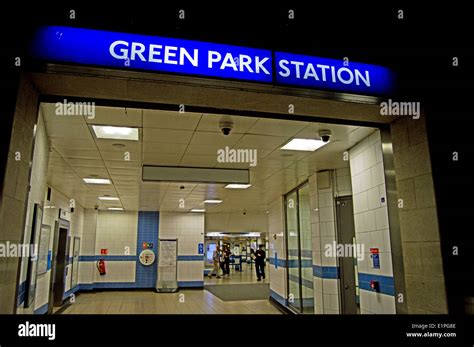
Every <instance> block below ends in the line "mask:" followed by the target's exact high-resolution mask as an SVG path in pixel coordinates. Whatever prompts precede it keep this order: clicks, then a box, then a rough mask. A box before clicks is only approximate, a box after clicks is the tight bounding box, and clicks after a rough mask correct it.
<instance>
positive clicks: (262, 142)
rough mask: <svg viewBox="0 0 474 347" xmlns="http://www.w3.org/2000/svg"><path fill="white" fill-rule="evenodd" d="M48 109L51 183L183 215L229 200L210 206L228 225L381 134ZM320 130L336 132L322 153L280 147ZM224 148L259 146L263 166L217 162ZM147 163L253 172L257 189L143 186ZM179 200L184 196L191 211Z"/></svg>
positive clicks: (264, 121)
mask: <svg viewBox="0 0 474 347" xmlns="http://www.w3.org/2000/svg"><path fill="white" fill-rule="evenodd" d="M41 110H42V113H43V116H44V120H45V124H46V131H47V134H48V137H49V141H50V148H51V151H50V163H49V168H48V184H50V185H51V186H53V187H54V188H56V189H58V190H59V191H61V192H62V193H64V194H66V195H67V196H70V197H71V198H74V199H75V200H76V202H77V203H79V204H80V205H82V206H83V207H85V208H93V207H94V206H95V205H99V208H106V207H115V206H117V207H123V208H124V209H126V210H154V211H156V210H160V211H178V212H179V211H181V212H183V211H188V210H189V209H191V208H203V207H204V204H203V200H204V199H206V198H207V199H211V198H219V199H222V200H224V201H223V203H221V204H216V205H208V204H207V205H206V206H205V208H206V210H207V212H208V214H213V213H220V214H222V216H221V217H219V218H220V219H221V222H222V221H224V220H225V221H226V222H225V223H226V224H229V225H233V224H234V223H237V222H238V218H236V217H235V216H242V215H243V213H244V212H247V211H248V213H249V215H251V214H257V215H264V214H265V213H266V211H267V209H268V204H269V203H270V202H272V201H273V200H275V199H277V198H278V197H279V196H281V195H282V194H285V193H286V192H288V191H289V190H291V189H292V188H294V187H295V186H296V185H298V184H299V183H301V182H303V181H304V180H306V179H307V177H308V175H309V174H311V173H313V172H315V171H318V170H324V169H330V168H340V167H345V166H347V165H348V162H347V161H344V160H343V155H342V153H343V151H345V150H347V149H349V148H350V147H352V146H354V145H355V144H356V143H357V142H359V141H361V140H362V139H363V138H365V137H366V136H368V135H369V134H370V133H371V132H373V131H374V129H373V128H366V127H356V126H346V125H335V124H322V123H310V122H302V121H291V120H278V119H268V118H253V117H239V116H231V118H232V120H233V122H234V129H233V130H232V132H231V134H230V135H229V136H224V135H222V134H221V132H220V130H219V128H218V122H219V119H220V118H221V115H214V114H201V113H190V112H186V113H179V112H174V111H161V110H149V109H132V108H123V107H105V106H104V107H103V106H96V110H95V118H94V119H88V118H87V117H86V116H60V115H56V114H55V105H54V104H52V103H42V104H41ZM92 124H98V125H99V124H100V125H113V126H128V127H137V128H139V129H140V140H139V141H124V140H108V139H97V138H96V137H95V135H94V133H93V131H92V129H91V125H92ZM319 129H330V130H331V131H332V133H333V137H332V140H331V142H330V143H329V144H327V145H326V146H324V147H322V148H321V149H319V150H317V151H315V152H300V151H285V150H281V149H280V147H281V146H282V145H284V144H286V143H287V142H288V141H289V140H290V139H291V138H293V137H302V138H318V136H317V134H318V130H319ZM225 146H228V147H229V148H235V149H256V150H257V165H256V166H255V167H249V164H247V163H245V164H244V163H218V162H217V150H218V149H223V148H224V147H225ZM125 152H129V154H130V158H129V159H130V160H129V161H127V160H124V154H125ZM142 165H173V166H195V167H222V168H249V169H250V183H251V184H252V187H250V188H248V189H245V190H232V189H224V185H223V184H197V183H165V182H163V183H159V182H142V181H141V167H142ZM90 176H97V177H100V178H109V179H110V180H111V181H112V183H113V184H112V185H88V184H85V183H83V181H82V178H84V177H90ZM183 187H184V188H183ZM105 194H108V195H110V196H116V197H119V198H120V201H118V202H114V201H111V202H103V201H98V200H97V197H98V196H101V195H105ZM180 199H184V208H182V200H180ZM180 202H181V206H180ZM210 223H212V221H210Z"/></svg>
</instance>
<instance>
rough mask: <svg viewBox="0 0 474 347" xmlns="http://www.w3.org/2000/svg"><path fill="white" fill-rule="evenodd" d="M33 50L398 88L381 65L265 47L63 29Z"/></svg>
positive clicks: (56, 57)
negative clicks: (277, 50)
mask: <svg viewBox="0 0 474 347" xmlns="http://www.w3.org/2000/svg"><path fill="white" fill-rule="evenodd" d="M31 52H32V55H33V57H34V58H37V59H41V60H44V61H51V62H65V63H73V64H81V65H95V66H107V67H115V68H125V69H126V68H131V69H139V70H147V71H159V72H166V73H177V74H183V75H196V76H208V77H216V78H231V79H236V80H242V81H254V82H266V83H274V84H283V85H294V86H301V87H305V88H312V89H322V90H331V91H339V92H348V93H357V94H366V95H384V94H388V93H390V91H391V90H392V88H393V85H394V78H393V76H392V73H391V71H390V70H389V69H387V68H384V67H381V66H376V65H370V64H363V63H356V62H352V61H350V62H344V61H343V60H336V59H329V58H320V57H313V56H306V55H299V54H291V53H283V52H275V53H274V57H272V52H271V51H269V50H264V49H256V48H247V47H238V46H230V45H223V44H216V43H208V42H199V41H191V40H182V39H173V38H164V37H156V36H146V35H137V34H126V33H117V32H109V31H101V30H92V29H81V28H71V27H64V26H47V27H42V28H41V29H40V30H38V32H37V33H36V36H35V38H34V40H33V43H32V51H31ZM273 69H275V71H273Z"/></svg>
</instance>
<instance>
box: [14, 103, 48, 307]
mask: <svg viewBox="0 0 474 347" xmlns="http://www.w3.org/2000/svg"><path fill="white" fill-rule="evenodd" d="M48 161H49V145H48V137H47V134H46V128H45V124H44V120H43V116H42V114H41V111H40V112H39V115H38V122H37V123H36V134H35V146H34V151H33V162H32V167H31V176H30V177H31V178H30V185H31V189H30V193H29V195H28V207H27V212H26V223H25V229H24V233H25V243H29V242H30V239H31V229H32V223H33V211H34V204H35V203H38V204H40V205H41V206H42V207H43V206H44V205H43V200H44V197H45V192H46V189H47V186H46V176H47V173H48ZM45 212H47V210H46V211H45ZM53 228H54V225H53ZM29 261H30V259H29V258H22V259H21V272H20V284H21V283H22V282H24V281H26V276H27V271H26V270H27V265H28V262H29ZM48 281H49V273H46V274H44V275H41V276H40V277H38V278H37V285H36V286H37V290H36V291H37V293H36V297H35V305H34V306H35V307H30V308H29V309H25V310H24V313H31V312H32V310H34V309H35V308H37V307H36V306H37V304H38V303H39V302H42V301H43V297H44V295H45V292H47V288H46V290H45V286H47V285H48V283H49V282H48ZM46 294H47V293H46ZM36 298H38V300H36ZM22 311H23V310H22V309H21V310H19V312H22Z"/></svg>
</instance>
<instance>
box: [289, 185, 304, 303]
mask: <svg viewBox="0 0 474 347" xmlns="http://www.w3.org/2000/svg"><path fill="white" fill-rule="evenodd" d="M297 202H298V197H297V193H296V191H294V192H292V193H290V194H287V196H286V199H285V211H286V240H287V270H288V305H289V306H291V307H292V308H293V309H295V310H296V311H298V312H302V311H301V300H300V298H301V288H300V283H301V281H300V259H299V237H298V204H297Z"/></svg>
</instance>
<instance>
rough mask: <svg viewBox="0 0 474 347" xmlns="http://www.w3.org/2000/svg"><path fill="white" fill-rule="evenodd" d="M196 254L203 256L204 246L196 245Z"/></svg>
mask: <svg viewBox="0 0 474 347" xmlns="http://www.w3.org/2000/svg"><path fill="white" fill-rule="evenodd" d="M198 254H204V244H202V243H198Z"/></svg>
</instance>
